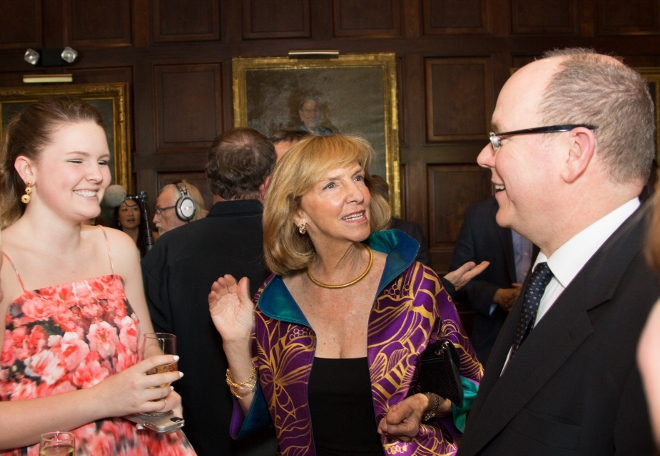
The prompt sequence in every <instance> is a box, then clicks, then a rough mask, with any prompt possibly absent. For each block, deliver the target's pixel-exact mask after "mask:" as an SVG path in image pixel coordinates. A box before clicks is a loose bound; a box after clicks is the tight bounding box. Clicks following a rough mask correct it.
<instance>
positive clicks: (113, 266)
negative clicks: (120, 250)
mask: <svg viewBox="0 0 660 456" xmlns="http://www.w3.org/2000/svg"><path fill="white" fill-rule="evenodd" d="M99 228H101V231H102V232H103V237H105V246H106V247H107V248H108V258H109V259H110V269H112V275H113V276H114V275H115V265H114V263H113V262H112V253H111V252H110V241H109V240H108V235H107V234H106V232H105V229H104V228H103V227H102V226H101V227H99Z"/></svg>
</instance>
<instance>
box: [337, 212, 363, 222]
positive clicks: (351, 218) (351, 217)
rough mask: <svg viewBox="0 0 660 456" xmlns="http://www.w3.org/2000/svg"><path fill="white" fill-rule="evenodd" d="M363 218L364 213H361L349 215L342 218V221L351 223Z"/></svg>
mask: <svg viewBox="0 0 660 456" xmlns="http://www.w3.org/2000/svg"><path fill="white" fill-rule="evenodd" d="M361 218H364V212H360V213H359V214H353V215H347V216H346V217H342V220H346V221H347V222H351V221H353V220H359V219H361Z"/></svg>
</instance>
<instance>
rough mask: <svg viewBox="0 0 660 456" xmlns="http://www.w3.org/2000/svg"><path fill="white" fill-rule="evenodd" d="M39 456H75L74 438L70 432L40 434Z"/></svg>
mask: <svg viewBox="0 0 660 456" xmlns="http://www.w3.org/2000/svg"><path fill="white" fill-rule="evenodd" d="M39 456H76V437H75V435H73V433H72V432H60V431H55V432H46V433H45V434H41V442H40V443H39Z"/></svg>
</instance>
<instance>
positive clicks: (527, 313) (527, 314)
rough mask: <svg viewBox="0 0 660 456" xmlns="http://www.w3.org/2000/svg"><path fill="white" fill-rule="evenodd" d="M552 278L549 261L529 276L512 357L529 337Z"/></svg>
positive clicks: (540, 264) (537, 266)
mask: <svg viewBox="0 0 660 456" xmlns="http://www.w3.org/2000/svg"><path fill="white" fill-rule="evenodd" d="M550 279H552V271H551V270H550V268H549V267H548V263H539V264H537V265H536V267H535V268H534V272H532V275H531V276H530V277H529V284H528V285H527V288H526V289H525V299H524V300H523V309H522V312H521V313H520V319H519V320H518V327H517V328H516V337H515V338H514V339H513V344H512V345H511V357H513V355H515V353H516V351H517V350H518V348H519V347H520V345H521V344H522V343H523V341H524V340H525V337H527V334H529V332H530V331H531V330H532V328H533V327H534V321H535V320H536V312H537V311H538V310H539V303H540V302H541V297H542V296H543V293H544V292H545V287H546V286H548V283H549V282H550Z"/></svg>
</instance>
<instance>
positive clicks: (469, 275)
mask: <svg viewBox="0 0 660 456" xmlns="http://www.w3.org/2000/svg"><path fill="white" fill-rule="evenodd" d="M472 264H474V263H472ZM488 265H490V263H489V262H488V261H482V262H481V263H479V264H478V265H476V266H474V267H471V268H469V269H468V270H467V271H466V272H465V274H464V277H463V279H464V280H466V282H467V281H470V280H472V279H473V278H475V277H476V276H478V275H479V274H481V273H482V272H484V270H485V269H486V268H487V267H488ZM465 266H466V264H464V265H463V266H461V268H464V267H465Z"/></svg>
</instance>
